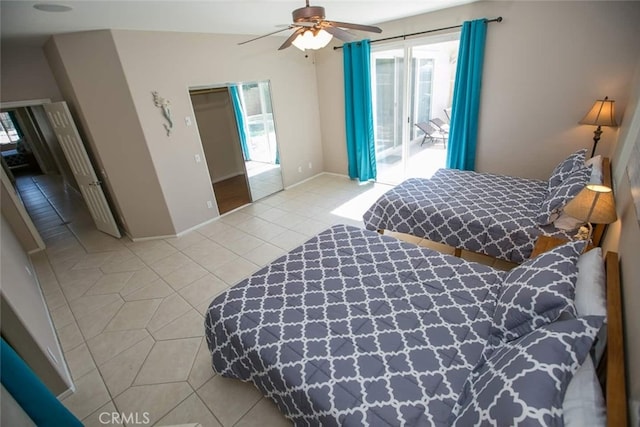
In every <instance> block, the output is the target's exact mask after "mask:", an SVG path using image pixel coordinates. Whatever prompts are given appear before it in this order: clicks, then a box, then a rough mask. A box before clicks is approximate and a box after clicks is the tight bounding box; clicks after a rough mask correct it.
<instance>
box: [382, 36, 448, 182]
mask: <svg viewBox="0 0 640 427" xmlns="http://www.w3.org/2000/svg"><path fill="white" fill-rule="evenodd" d="M459 36H460V35H459V33H456V34H449V35H446V36H444V37H443V36H439V37H437V38H429V39H420V40H412V41H411V42H409V41H406V42H404V43H403V44H400V45H386V46H382V47H379V46H378V47H376V46H374V47H372V52H371V84H372V93H373V110H374V112H373V114H374V117H373V120H374V134H375V141H376V161H377V169H378V181H379V182H384V183H389V184H397V183H399V182H401V181H402V180H404V179H406V178H409V177H430V176H431V175H432V174H433V172H435V170H436V169H438V168H440V167H444V165H445V162H446V143H447V127H448V119H449V117H448V114H447V113H448V111H449V108H450V107H451V99H452V92H453V82H454V80H455V69H456V58H457V56H458V40H459ZM417 124H422V125H423V126H421V128H422V129H423V130H421V128H419V127H418V126H416V125H417ZM424 124H427V126H424ZM424 129H426V132H425V130H424Z"/></svg>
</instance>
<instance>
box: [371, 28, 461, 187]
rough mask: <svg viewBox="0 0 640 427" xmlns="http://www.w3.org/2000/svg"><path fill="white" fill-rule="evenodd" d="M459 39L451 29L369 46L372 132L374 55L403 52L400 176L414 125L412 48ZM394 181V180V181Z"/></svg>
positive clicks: (404, 172)
mask: <svg viewBox="0 0 640 427" xmlns="http://www.w3.org/2000/svg"><path fill="white" fill-rule="evenodd" d="M457 40H460V31H459V30H457V31H452V32H448V33H443V34H437V35H431V36H423V37H418V38H412V39H408V40H401V41H396V42H389V43H381V44H378V45H372V46H371V56H372V60H371V77H372V78H371V81H372V88H371V95H372V104H373V108H374V115H373V124H374V132H375V131H376V130H377V129H378V122H377V114H376V110H375V109H376V107H377V96H378V95H377V93H376V92H377V91H376V87H375V85H374V84H373V83H374V81H376V68H375V67H376V63H375V60H374V56H375V54H376V53H378V52H384V51H390V50H402V52H403V63H402V68H403V69H402V79H403V80H402V82H401V84H400V87H401V89H402V91H403V93H402V98H403V99H402V105H401V108H402V112H401V125H402V128H401V138H402V141H401V156H402V158H401V162H402V176H403V177H405V178H406V176H407V170H408V161H409V154H410V153H409V149H410V144H409V143H410V142H411V134H412V130H413V129H412V128H413V126H414V117H413V114H414V111H412V99H413V96H414V93H411V92H415V84H414V83H415V82H413V81H412V79H413V80H415V79H416V76H415V73H413V67H412V63H413V56H412V55H413V50H414V48H416V47H419V46H425V45H432V44H438V43H444V42H451V41H457ZM394 133H395V129H394ZM374 139H375V140H376V145H377V135H375V134H374ZM379 182H383V183H388V182H384V181H379ZM394 183H395V182H394Z"/></svg>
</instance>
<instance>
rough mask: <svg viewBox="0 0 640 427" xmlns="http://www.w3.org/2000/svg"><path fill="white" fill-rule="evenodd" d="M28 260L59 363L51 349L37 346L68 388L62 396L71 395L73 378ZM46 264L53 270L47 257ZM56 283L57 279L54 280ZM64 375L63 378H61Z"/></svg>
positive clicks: (33, 270)
mask: <svg viewBox="0 0 640 427" xmlns="http://www.w3.org/2000/svg"><path fill="white" fill-rule="evenodd" d="M28 260H29V267H31V271H29V274H30V275H31V277H33V280H34V281H35V282H36V285H37V286H36V288H37V289H38V294H39V295H40V299H41V300H42V303H43V304H44V306H45V308H46V310H45V316H46V317H47V320H48V321H49V328H51V331H52V332H53V338H54V340H53V341H54V344H55V347H56V350H57V351H58V354H60V356H61V357H62V360H61V361H58V360H57V359H56V357H55V355H54V354H53V351H51V348H50V347H48V346H47V348H46V349H43V348H42V347H40V346H39V345H38V347H40V350H41V351H42V353H43V354H45V355H48V360H49V361H50V362H53V364H52V365H53V366H54V370H55V371H56V373H57V374H58V375H60V377H61V379H62V381H63V382H64V383H65V384H66V385H67V386H68V387H69V389H67V391H65V392H63V393H62V394H66V393H69V392H71V394H73V393H74V392H75V390H76V388H75V384H74V382H73V377H72V376H71V370H69V366H68V365H67V359H66V357H65V355H64V351H63V350H62V344H60V337H59V336H58V329H56V325H55V324H54V323H53V319H52V318H51V312H50V311H49V303H48V302H47V300H46V299H45V297H44V292H43V291H42V285H41V284H40V278H39V277H38V273H37V270H36V268H35V267H34V265H33V260H32V259H31V257H28ZM47 264H49V267H51V268H52V269H53V266H52V265H51V262H50V261H49V258H48V257H47ZM56 282H57V279H56ZM57 283H58V286H60V283H59V282H57ZM64 299H65V302H67V303H68V301H67V297H66V296H65V297H64ZM56 366H57V367H59V368H61V370H62V372H60V370H59V369H56ZM63 375H64V376H63ZM65 376H66V377H65ZM62 394H61V395H62Z"/></svg>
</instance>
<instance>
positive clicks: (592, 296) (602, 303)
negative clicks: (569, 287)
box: [575, 247, 607, 365]
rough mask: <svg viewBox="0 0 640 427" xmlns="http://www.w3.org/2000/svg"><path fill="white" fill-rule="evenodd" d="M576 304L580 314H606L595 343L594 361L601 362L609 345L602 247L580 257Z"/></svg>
mask: <svg viewBox="0 0 640 427" xmlns="http://www.w3.org/2000/svg"><path fill="white" fill-rule="evenodd" d="M577 265H578V279H577V280H576V296H575V306H576V312H577V313H578V316H589V315H596V316H604V317H605V324H604V325H602V328H600V332H599V333H598V336H597V338H596V342H595V344H594V345H593V351H592V356H593V360H594V362H595V363H596V365H597V364H600V360H601V359H602V356H603V355H604V351H605V349H606V346H607V324H606V317H607V290H606V286H607V285H606V280H607V279H606V273H605V270H604V259H603V258H602V249H601V248H599V247H595V248H593V249H591V250H590V251H589V252H586V253H584V254H582V255H580V258H579V259H578V264H577Z"/></svg>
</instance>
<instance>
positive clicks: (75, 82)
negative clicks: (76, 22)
mask: <svg viewBox="0 0 640 427" xmlns="http://www.w3.org/2000/svg"><path fill="white" fill-rule="evenodd" d="M44 49H45V52H46V55H47V58H48V59H49V63H50V64H51V68H52V71H53V73H54V75H55V76H56V80H57V81H58V85H59V87H60V91H61V92H62V93H63V95H64V99H65V100H66V101H67V103H68V104H69V109H70V110H71V112H72V114H73V115H74V118H75V119H76V122H77V124H78V126H79V127H80V128H81V129H80V130H81V134H83V135H82V136H83V138H84V140H85V141H84V142H85V145H87V144H88V146H89V148H90V150H89V151H90V153H92V154H93V156H92V160H94V166H95V167H96V173H97V175H98V176H99V177H100V178H101V180H102V181H103V183H104V186H105V188H106V189H107V192H108V194H109V195H110V196H111V200H112V201H113V207H114V208H115V210H116V212H114V215H115V216H116V217H117V218H119V220H120V222H122V223H123V225H124V227H125V229H126V231H127V232H128V233H129V234H130V235H131V236H132V237H134V238H144V237H153V236H164V235H173V234H175V227H174V224H173V222H172V218H171V215H170V213H169V209H168V207H167V203H166V201H165V197H164V194H163V191H162V187H161V185H160V182H159V178H158V176H157V174H156V165H154V163H153V159H152V156H151V154H150V151H151V148H150V147H149V146H148V145H147V141H146V139H145V135H144V132H143V129H142V128H141V124H140V121H139V119H138V117H137V114H136V110H135V108H134V105H133V103H132V98H131V93H130V91H129V87H128V85H127V81H126V76H125V75H124V73H123V70H122V67H121V65H120V61H119V59H118V52H117V49H116V46H115V43H114V40H113V37H112V35H111V32H110V31H91V32H84V33H73V34H63V35H57V36H54V37H53V38H52V39H50V40H49V41H48V42H47V44H46V45H45V46H44ZM149 98H151V95H150V94H149ZM172 172H173V174H176V173H175V170H173V171H172Z"/></svg>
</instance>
